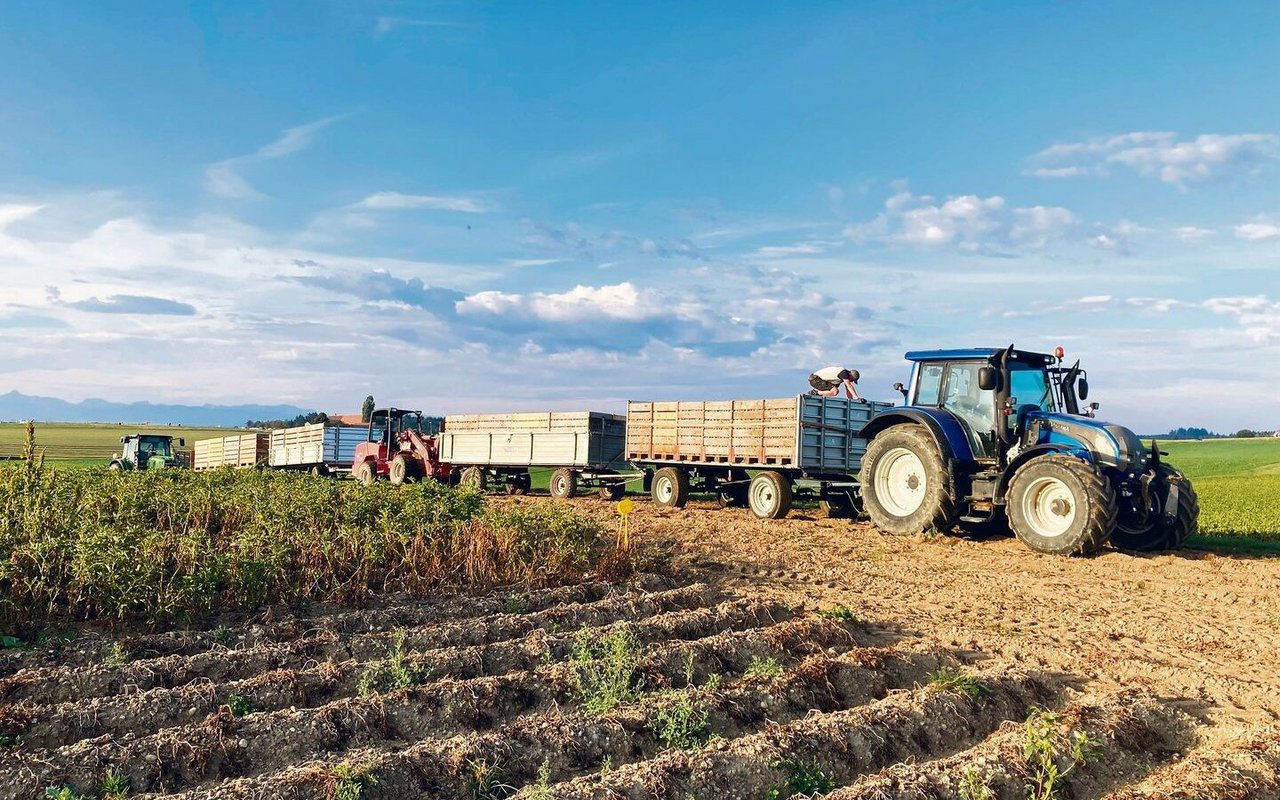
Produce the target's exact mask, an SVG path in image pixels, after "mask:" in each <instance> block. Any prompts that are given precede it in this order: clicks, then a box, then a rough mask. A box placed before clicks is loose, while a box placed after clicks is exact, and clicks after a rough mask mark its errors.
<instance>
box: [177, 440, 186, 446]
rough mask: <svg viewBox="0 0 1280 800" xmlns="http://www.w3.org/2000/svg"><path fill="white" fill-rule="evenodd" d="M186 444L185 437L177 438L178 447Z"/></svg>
mask: <svg viewBox="0 0 1280 800" xmlns="http://www.w3.org/2000/svg"><path fill="white" fill-rule="evenodd" d="M186 446H187V440H186V439H179V440H178V447H186Z"/></svg>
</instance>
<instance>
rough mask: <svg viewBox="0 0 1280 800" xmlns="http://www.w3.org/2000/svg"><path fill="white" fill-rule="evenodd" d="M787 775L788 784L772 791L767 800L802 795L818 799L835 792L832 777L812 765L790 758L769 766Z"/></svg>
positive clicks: (781, 799) (783, 799) (834, 783)
mask: <svg viewBox="0 0 1280 800" xmlns="http://www.w3.org/2000/svg"><path fill="white" fill-rule="evenodd" d="M769 766H770V767H771V768H772V769H779V770H782V771H783V772H785V773H787V783H786V785H785V786H782V787H780V788H778V789H770V790H769V793H768V794H766V795H765V798H766V800H785V798H788V797H793V796H795V795H797V794H802V795H804V796H805V797H817V796H820V795H824V794H826V793H827V792H830V791H834V790H835V788H836V782H835V781H834V780H832V779H831V776H829V775H827V773H825V772H823V771H822V770H820V769H818V768H817V767H816V766H814V765H812V764H804V763H801V762H799V761H796V760H794V759H790V758H783V759H779V760H777V761H775V762H773V763H772V764H770V765H769Z"/></svg>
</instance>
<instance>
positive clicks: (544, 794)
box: [524, 758, 555, 800]
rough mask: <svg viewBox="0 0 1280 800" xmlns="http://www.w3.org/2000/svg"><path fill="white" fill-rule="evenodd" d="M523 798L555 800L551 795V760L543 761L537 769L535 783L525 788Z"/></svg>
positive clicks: (529, 799)
mask: <svg viewBox="0 0 1280 800" xmlns="http://www.w3.org/2000/svg"><path fill="white" fill-rule="evenodd" d="M524 796H525V797H527V798H528V800H555V795H554V794H552V793H551V759H549V758H548V759H544V760H543V762H542V766H540V767H538V781H537V783H535V784H533V785H532V786H528V787H526V788H525V790H524Z"/></svg>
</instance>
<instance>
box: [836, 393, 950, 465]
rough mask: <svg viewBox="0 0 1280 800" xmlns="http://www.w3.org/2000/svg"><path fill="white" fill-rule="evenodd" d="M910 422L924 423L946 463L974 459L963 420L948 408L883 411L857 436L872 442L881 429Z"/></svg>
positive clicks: (911, 408) (912, 408) (905, 408)
mask: <svg viewBox="0 0 1280 800" xmlns="http://www.w3.org/2000/svg"><path fill="white" fill-rule="evenodd" d="M909 423H914V424H916V425H923V426H924V427H925V429H926V430H928V431H929V434H930V435H931V436H933V441H934V442H935V443H936V444H937V445H938V450H939V452H941V453H942V460H943V461H944V462H945V461H959V462H972V461H974V457H973V449H972V448H971V447H970V446H969V439H968V437H967V436H965V433H964V429H963V428H961V427H960V423H959V422H957V421H956V418H955V417H953V416H952V415H951V413H950V412H949V411H944V410H942V409H940V408H921V407H918V406H916V407H912V406H907V407H904V408H895V409H892V410H890V411H884V412H881V413H879V414H876V415H875V416H874V417H872V418H871V421H870V422H868V423H867V424H866V425H863V426H862V430H860V431H859V432H858V436H859V437H861V438H863V439H866V440H867V441H870V440H871V439H873V438H875V435H876V434H878V433H880V432H881V431H884V430H887V429H889V428H892V427H894V426H895V425H905V424H909Z"/></svg>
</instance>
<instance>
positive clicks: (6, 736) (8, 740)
mask: <svg viewBox="0 0 1280 800" xmlns="http://www.w3.org/2000/svg"><path fill="white" fill-rule="evenodd" d="M17 746H18V736H17V734H13V733H0V747H17Z"/></svg>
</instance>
